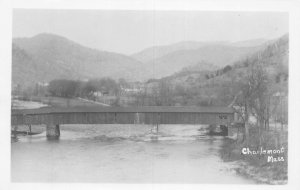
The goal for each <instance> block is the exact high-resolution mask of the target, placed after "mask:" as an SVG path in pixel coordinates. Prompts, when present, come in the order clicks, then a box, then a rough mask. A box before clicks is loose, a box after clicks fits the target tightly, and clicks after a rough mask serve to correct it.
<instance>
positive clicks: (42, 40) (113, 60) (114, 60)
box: [12, 34, 143, 85]
mask: <svg viewBox="0 0 300 190" xmlns="http://www.w3.org/2000/svg"><path fill="white" fill-rule="evenodd" d="M12 66H13V67H12V82H13V83H18V84H25V85H26V84H29V83H30V82H38V81H46V82H47V81H49V80H52V79H56V78H66V79H88V78H97V77H107V76H109V77H112V78H115V79H118V78H126V79H129V80H139V79H141V78H142V76H143V74H142V73H143V67H142V65H141V62H139V61H136V60H135V59H133V58H131V57H128V56H125V55H122V54H117V53H111V52H106V51H98V50H95V49H90V48H87V47H84V46H81V45H79V44H77V43H75V42H73V41H71V40H68V39H66V38H64V37H61V36H57V35H53V34H39V35H37V36H34V37H32V38H17V39H13V49H12Z"/></svg>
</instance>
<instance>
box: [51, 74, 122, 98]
mask: <svg viewBox="0 0 300 190" xmlns="http://www.w3.org/2000/svg"><path fill="white" fill-rule="evenodd" d="M121 82H122V83H124V82H126V81H125V80H124V79H122V80H119V82H116V81H115V80H113V79H111V78H101V79H92V80H88V81H79V80H68V79H55V80H52V81H50V82H49V85H48V92H49V94H50V95H51V96H58V97H65V98H72V97H84V98H89V99H93V98H94V96H95V95H94V94H95V93H96V92H100V93H102V94H108V95H117V94H118V93H119V91H120V84H121Z"/></svg>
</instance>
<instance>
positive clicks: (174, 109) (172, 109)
mask: <svg viewBox="0 0 300 190" xmlns="http://www.w3.org/2000/svg"><path fill="white" fill-rule="evenodd" d="M93 112H94V113H105V112H106V113H115V112H116V113H137V112H139V113H227V114H232V113H233V112H234V110H233V109H232V108H230V107H209V106H207V107H196V106H186V107H179V106H142V107H69V108H63V107H62V108H53V107H43V108H39V109H21V110H12V114H13V115H15V114H16V115H18V114H47V113H93Z"/></svg>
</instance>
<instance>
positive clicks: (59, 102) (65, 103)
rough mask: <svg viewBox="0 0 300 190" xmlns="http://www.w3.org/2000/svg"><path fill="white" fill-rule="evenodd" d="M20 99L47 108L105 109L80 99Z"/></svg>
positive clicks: (38, 97) (37, 97)
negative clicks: (96, 107) (37, 103)
mask: <svg viewBox="0 0 300 190" xmlns="http://www.w3.org/2000/svg"><path fill="white" fill-rule="evenodd" d="M19 99H20V100H22V101H24V102H25V103H26V102H39V103H41V104H44V105H46V106H51V107H79V106H101V107H103V106H104V105H103V104H100V103H97V102H94V101H86V100H85V99H80V98H62V97H55V96H31V97H30V98H19ZM24 102H23V104H24ZM105 106H107V105H105ZM40 107H42V106H40ZM34 108H36V107H34Z"/></svg>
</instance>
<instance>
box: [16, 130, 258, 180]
mask: <svg viewBox="0 0 300 190" xmlns="http://www.w3.org/2000/svg"><path fill="white" fill-rule="evenodd" d="M223 141H224V138H223V137H211V136H207V135H205V126H199V125H198V126H196V125H161V126H159V131H158V132H157V131H155V127H153V126H150V125H62V126H61V137H60V139H59V140H51V141H49V140H47V138H46V134H45V132H43V133H41V134H38V135H33V136H19V137H18V138H17V139H16V140H13V141H12V143H11V171H12V174H11V177H12V181H13V182H102V183H213V184H216V183H222V184H225V183H226V184H228V183H235V184H237V183H238V184H249V183H254V182H253V181H251V180H250V179H245V178H243V177H241V176H238V175H237V174H236V173H235V172H234V170H233V168H234V167H235V164H234V163H229V162H226V163H225V162H223V161H222V160H221V158H220V157H219V152H218V150H219V149H220V146H221V145H222V143H223Z"/></svg>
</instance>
